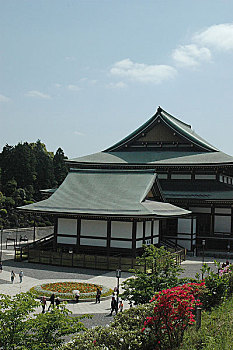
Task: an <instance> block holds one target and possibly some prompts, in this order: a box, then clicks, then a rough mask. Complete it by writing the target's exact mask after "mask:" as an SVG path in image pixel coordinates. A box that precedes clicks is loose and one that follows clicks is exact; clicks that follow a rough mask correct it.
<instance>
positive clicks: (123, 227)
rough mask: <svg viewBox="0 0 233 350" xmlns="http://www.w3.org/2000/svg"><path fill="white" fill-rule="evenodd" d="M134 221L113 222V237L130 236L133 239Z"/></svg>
mask: <svg viewBox="0 0 233 350" xmlns="http://www.w3.org/2000/svg"><path fill="white" fill-rule="evenodd" d="M132 227H133V223H132V222H120V221H112V222H111V237H113V238H130V239H132Z"/></svg>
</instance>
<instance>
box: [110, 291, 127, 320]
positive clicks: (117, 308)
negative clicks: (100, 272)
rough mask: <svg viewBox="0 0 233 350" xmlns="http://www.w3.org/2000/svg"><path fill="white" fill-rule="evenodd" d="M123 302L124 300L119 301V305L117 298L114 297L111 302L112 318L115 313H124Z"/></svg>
mask: <svg viewBox="0 0 233 350" xmlns="http://www.w3.org/2000/svg"><path fill="white" fill-rule="evenodd" d="M123 307H124V305H123V302H122V300H119V302H118V304H117V300H116V298H115V295H114V294H113V295H112V300H111V312H110V315H111V316H112V313H113V312H114V311H115V314H117V313H118V311H120V312H122V311H123Z"/></svg>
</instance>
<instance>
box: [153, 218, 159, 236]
mask: <svg viewBox="0 0 233 350" xmlns="http://www.w3.org/2000/svg"><path fill="white" fill-rule="evenodd" d="M158 234H159V220H155V221H154V225H153V236H156V235H158Z"/></svg>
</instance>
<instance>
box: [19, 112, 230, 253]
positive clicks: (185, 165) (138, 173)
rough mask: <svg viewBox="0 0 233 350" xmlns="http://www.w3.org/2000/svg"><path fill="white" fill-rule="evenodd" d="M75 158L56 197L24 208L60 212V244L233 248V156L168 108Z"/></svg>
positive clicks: (121, 248)
mask: <svg viewBox="0 0 233 350" xmlns="http://www.w3.org/2000/svg"><path fill="white" fill-rule="evenodd" d="M67 162H68V165H69V167H70V172H69V174H68V175H67V177H66V179H65V180H64V182H63V183H62V184H61V186H60V187H59V188H58V189H57V190H56V191H55V192H53V191H51V193H52V195H51V196H50V197H49V198H48V199H45V200H43V201H40V202H37V203H34V204H30V205H26V206H23V207H20V208H19V209H20V210H25V211H29V212H35V213H41V214H43V213H46V214H48V213H50V214H52V215H54V217H55V222H56V224H55V230H54V249H57V248H58V247H67V248H69V249H70V248H72V249H73V250H74V251H77V252H79V251H89V252H90V251H93V252H96V251H99V252H102V253H106V254H110V255H114V254H117V253H120V254H123V255H129V256H130V255H131V256H136V255H137V254H140V252H141V250H142V244H151V243H153V244H161V243H163V242H167V243H169V242H170V243H173V244H178V245H180V246H183V247H184V248H186V249H187V250H188V251H190V252H194V251H196V249H198V248H200V247H201V243H202V241H203V240H205V244H206V249H208V250H214V251H217V250H222V251H226V250H227V249H228V250H230V249H231V246H232V242H233V157H232V156H229V155H227V154H225V153H223V152H221V151H219V150H218V149H217V148H216V147H214V146H212V145H210V144H209V143H208V142H207V141H205V140H204V139H203V138H201V137H200V136H199V135H197V134H196V133H195V132H194V131H193V130H192V128H191V126H190V125H188V124H186V123H184V122H182V121H181V120H179V119H177V118H175V117H173V116H172V115H170V114H168V113H167V112H166V111H164V110H163V109H162V108H160V107H159V108H158V110H157V112H156V113H155V115H154V116H152V117H151V118H150V119H149V120H148V121H147V122H146V123H144V124H143V125H142V126H140V127H139V128H138V129H136V130H135V131H134V132H133V133H131V134H130V135H128V136H127V137H125V138H124V139H123V140H121V141H119V142H118V143H116V144H114V145H113V146H111V147H109V148H108V149H106V150H104V151H102V152H99V153H95V154H91V155H88V156H84V157H79V158H74V159H69V160H68V161H67Z"/></svg>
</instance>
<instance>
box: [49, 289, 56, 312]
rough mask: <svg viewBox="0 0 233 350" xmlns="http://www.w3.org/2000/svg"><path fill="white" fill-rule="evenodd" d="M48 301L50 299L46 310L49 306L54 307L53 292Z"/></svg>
mask: <svg viewBox="0 0 233 350" xmlns="http://www.w3.org/2000/svg"><path fill="white" fill-rule="evenodd" d="M49 301H50V305H49V308H48V311H49V310H50V308H51V306H52V307H53V308H54V302H55V295H54V293H53V294H52V295H51V297H50V298H49Z"/></svg>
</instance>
